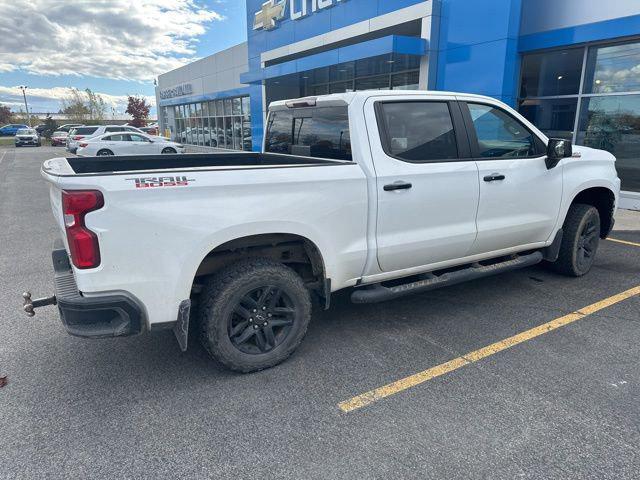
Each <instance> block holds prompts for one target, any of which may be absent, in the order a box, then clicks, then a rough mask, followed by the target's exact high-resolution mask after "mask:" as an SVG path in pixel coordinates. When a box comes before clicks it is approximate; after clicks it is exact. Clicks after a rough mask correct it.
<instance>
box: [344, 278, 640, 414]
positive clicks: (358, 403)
mask: <svg viewBox="0 0 640 480" xmlns="http://www.w3.org/2000/svg"><path fill="white" fill-rule="evenodd" d="M639 294H640V286H637V287H635V288H632V289H630V290H627V291H625V292H622V293H619V294H617V295H613V296H612V297H609V298H605V299H604V300H601V301H599V302H596V303H594V304H592V305H589V306H587V307H584V308H581V309H580V310H577V311H575V312H573V313H569V314H568V315H564V316H562V317H559V318H556V319H555V320H551V321H550V322H547V323H545V324H543V325H540V326H537V327H535V328H532V329H530V330H526V331H524V332H522V333H519V334H517V335H514V336H512V337H509V338H506V339H504V340H500V341H499V342H496V343H493V344H491V345H488V346H486V347H484V348H481V349H479V350H475V351H473V352H469V353H467V354H466V355H462V356H460V357H458V358H454V359H453V360H450V361H448V362H446V363H443V364H441V365H438V366H436V367H433V368H429V369H428V370H424V371H422V372H419V373H416V374H414V375H410V376H408V377H405V378H403V379H400V380H397V381H395V382H393V383H390V384H388V385H385V386H383V387H380V388H376V389H374V390H371V391H369V392H366V393H363V394H361V395H358V396H356V397H353V398H350V399H349V400H345V401H344V402H340V403H339V404H338V408H339V409H340V410H342V411H343V412H345V413H348V412H353V411H354V410H358V409H359V408H362V407H366V406H367V405H370V404H372V403H374V402H377V401H378V400H382V399H383V398H386V397H389V396H391V395H395V394H396V393H399V392H402V391H403V390H407V389H409V388H411V387H415V386H416V385H420V384H421V383H424V382H426V381H428V380H431V379H432V378H436V377H439V376H441V375H444V374H446V373H449V372H453V371H454V370H457V369H459V368H461V367H464V366H465V365H470V364H472V363H474V362H477V361H478V360H482V359H483V358H486V357H489V356H491V355H495V354H496V353H498V352H501V351H503V350H506V349H508V348H511V347H513V346H515V345H518V344H520V343H523V342H526V341H527V340H531V339H532V338H536V337H539V336H540V335H544V334H545V333H549V332H552V331H553V330H556V329H558V328H560V327H563V326H565V325H569V324H570V323H573V322H575V321H577V320H581V319H583V318H585V317H586V316H588V315H591V314H593V313H596V312H598V311H600V310H602V309H604V308H607V307H610V306H611V305H615V304H616V303H620V302H622V301H623V300H626V299H628V298H631V297H633V296H635V295H639Z"/></svg>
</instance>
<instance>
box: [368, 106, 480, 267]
mask: <svg viewBox="0 0 640 480" xmlns="http://www.w3.org/2000/svg"><path fill="white" fill-rule="evenodd" d="M365 112H366V117H367V126H368V131H369V132H370V133H369V135H370V138H369V140H370V143H371V149H372V156H373V162H374V167H375V173H376V176H377V185H376V193H377V198H378V210H377V229H376V241H377V249H378V263H379V266H380V268H381V270H382V271H383V272H390V271H396V270H402V269H406V268H411V267H418V266H423V265H430V264H434V263H438V262H443V261H447V260H451V259H456V258H460V257H464V256H465V255H467V253H468V251H469V249H470V247H471V246H472V244H473V242H474V241H475V238H476V224H475V221H476V212H477V207H478V197H479V187H478V168H477V166H476V162H475V161H473V160H472V159H470V158H469V156H470V155H469V145H468V141H467V137H466V134H465V132H464V129H463V128H462V129H460V128H456V127H454V125H458V126H459V125H461V122H462V117H461V113H460V110H459V107H458V105H457V103H455V102H450V101H449V99H448V98H447V97H442V98H441V99H438V97H435V96H429V99H428V100H427V99H426V98H425V99H424V100H417V99H416V97H415V95H414V96H408V97H407V98H406V99H402V97H400V98H398V97H394V98H393V99H392V100H391V99H389V100H385V98H384V97H379V98H378V99H371V100H369V102H368V103H367V106H366V108H365ZM460 130H462V131H460Z"/></svg>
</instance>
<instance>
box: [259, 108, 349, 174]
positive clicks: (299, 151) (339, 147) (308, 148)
mask: <svg viewBox="0 0 640 480" xmlns="http://www.w3.org/2000/svg"><path fill="white" fill-rule="evenodd" d="M265 151H266V152H270V153H284V154H289V155H300V156H305V157H314V158H331V159H335V160H349V161H351V160H353V156H352V153H351V137H350V134H349V115H348V112H347V107H318V108H300V109H290V110H279V111H275V112H271V113H270V114H269V121H268V124H267V135H266V141H265Z"/></svg>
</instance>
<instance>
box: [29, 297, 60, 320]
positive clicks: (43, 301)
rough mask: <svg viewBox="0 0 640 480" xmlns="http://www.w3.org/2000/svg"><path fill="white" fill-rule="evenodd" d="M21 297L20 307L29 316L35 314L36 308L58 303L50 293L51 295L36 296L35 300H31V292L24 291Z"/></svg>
mask: <svg viewBox="0 0 640 480" xmlns="http://www.w3.org/2000/svg"><path fill="white" fill-rule="evenodd" d="M22 299H23V306H22V309H23V310H24V311H25V312H26V314H27V315H28V316H29V317H33V316H35V314H36V312H35V309H36V308H40V307H46V306H48V305H57V303H58V301H57V300H56V296H55V295H52V296H51V297H44V298H36V299H35V300H32V299H31V292H24V293H23V294H22Z"/></svg>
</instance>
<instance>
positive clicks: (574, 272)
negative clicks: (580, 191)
mask: <svg viewBox="0 0 640 480" xmlns="http://www.w3.org/2000/svg"><path fill="white" fill-rule="evenodd" d="M599 245H600V214H599V213H598V210H597V209H596V208H595V207H593V206H591V205H585V204H581V203H577V204H574V205H571V207H570V208H569V212H568V213H567V218H566V220H565V222H564V227H563V236H562V244H561V246H560V255H559V256H558V260H557V261H556V262H554V263H553V264H551V266H552V268H553V269H554V270H555V271H556V272H558V273H561V274H563V275H567V276H570V277H581V276H583V275H585V274H587V273H588V272H589V270H591V267H592V266H593V262H594V261H595V258H596V253H597V251H598V246H599Z"/></svg>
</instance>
